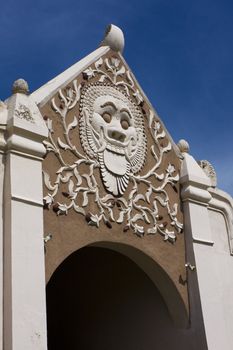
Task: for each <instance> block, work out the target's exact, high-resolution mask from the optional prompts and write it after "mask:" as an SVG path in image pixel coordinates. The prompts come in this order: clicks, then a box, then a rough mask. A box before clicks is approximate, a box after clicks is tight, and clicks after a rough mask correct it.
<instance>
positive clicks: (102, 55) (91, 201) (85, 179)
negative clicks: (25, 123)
mask: <svg viewBox="0 0 233 350" xmlns="http://www.w3.org/2000/svg"><path fill="white" fill-rule="evenodd" d="M32 97H33V99H34V100H35V102H36V103H37V105H38V106H39V108H40V111H41V114H42V115H43V117H44V119H45V121H46V123H47V127H48V130H49V137H48V139H47V140H46V141H45V142H44V144H45V147H46V149H47V156H46V158H45V159H44V161H43V171H44V192H45V197H44V204H45V231H46V233H48V232H51V233H52V234H53V235H55V236H56V239H57V243H55V242H54V248H52V243H51V245H49V246H50V248H49V249H54V252H57V253H54V254H55V256H56V254H57V257H56V258H54V262H53V263H51V266H52V264H55V265H56V264H57V261H58V260H59V259H58V255H59V254H60V253H59V251H61V245H64V244H65V243H64V241H65V239H66V238H67V239H68V241H69V239H70V237H71V236H72V235H76V238H75V240H80V242H81V241H83V240H85V239H87V237H88V239H87V240H88V242H89V243H93V242H94V241H95V240H112V241H118V242H119V241H121V242H125V243H127V244H133V245H134V246H135V247H137V248H139V249H141V247H143V249H144V250H145V252H147V253H148V254H149V255H151V257H153V259H155V260H156V261H157V262H158V263H159V264H160V265H161V266H163V268H164V269H165V270H166V271H167V273H168V274H169V275H170V276H171V278H172V279H173V280H174V283H175V285H176V287H177V288H178V289H179V290H180V293H181V295H182V298H184V300H185V299H186V298H187V295H186V287H184V286H183V285H180V284H179V282H178V277H177V276H180V275H182V274H185V268H184V265H185V261H184V259H185V252H184V238H183V234H182V230H183V217H182V212H181V210H180V186H179V172H180V165H181V154H180V152H179V150H178V148H177V147H176V145H175V144H174V142H173V140H172V138H171V137H170V135H169V133H168V132H167V130H166V128H165V127H164V125H163V123H162V121H161V120H160V118H159V116H158V115H157V113H156V112H155V110H154V109H153V107H152V106H151V104H150V102H149V101H148V99H147V97H146V96H145V94H144V92H143V91H142V89H141V87H140V86H139V84H138V82H137V81H136V79H135V77H134V75H133V73H132V72H131V70H130V68H129V66H128V65H127V63H126V62H125V60H124V59H123V57H122V55H121V53H120V52H116V51H114V50H113V49H112V48H110V47H109V46H107V45H104V46H101V47H99V48H98V49H97V50H95V51H94V52H93V53H91V54H90V55H89V56H87V57H86V58H84V59H83V60H81V61H80V62H78V63H76V64H75V65H74V66H72V67H71V68H69V69H68V70H67V71H65V72H64V73H62V74H60V75H59V76H58V77H56V78H54V79H53V80H51V81H50V82H49V83H47V84H45V85H44V86H43V87H41V88H40V89H38V90H37V91H35V92H34V93H33V94H32ZM54 231H56V233H54ZM58 232H59V233H58ZM77 236H80V237H79V238H77ZM84 236H85V237H86V238H85V239H84V238H83V237H84ZM65 237H66V238H65ZM164 241H165V242H166V243H164ZM80 242H79V243H78V244H81V243H80ZM70 244H71V243H69V244H68V246H70ZM68 246H67V248H66V249H68V250H69V249H70V248H69V247H68ZM71 250H72V249H71ZM55 261H56V262H55ZM55 265H54V266H55ZM54 266H53V267H50V272H49V274H51V273H52V271H53V270H54ZM174 271H175V272H174ZM184 278H185V276H184ZM185 295H186V296H185ZM186 301H187V300H186Z"/></svg>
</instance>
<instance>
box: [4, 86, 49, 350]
mask: <svg viewBox="0 0 233 350" xmlns="http://www.w3.org/2000/svg"><path fill="white" fill-rule="evenodd" d="M7 106H8V113H7V128H6V149H5V177H4V215H3V217H4V350H22V349H24V350H45V349H46V348H47V345H46V309H45V305H46V304H45V277H44V245H43V211H42V198H43V195H42V165H41V164H42V157H43V155H44V153H45V149H44V146H43V143H42V142H43V140H44V139H45V138H46V136H47V128H46V126H45V124H44V121H43V118H42V116H41V114H40V112H39V110H38V108H37V106H36V104H35V103H34V102H33V100H32V99H31V97H30V96H29V95H28V86H27V83H26V82H25V81H24V80H22V79H19V80H18V81H16V82H15V83H14V85H13V95H12V96H11V97H10V98H9V99H8V100H7Z"/></svg>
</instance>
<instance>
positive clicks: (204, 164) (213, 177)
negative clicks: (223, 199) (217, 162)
mask: <svg viewBox="0 0 233 350" xmlns="http://www.w3.org/2000/svg"><path fill="white" fill-rule="evenodd" d="M198 164H199V165H200V167H201V168H202V169H203V171H204V172H205V174H206V175H207V176H208V177H209V179H210V181H211V186H212V187H216V186H217V174H216V172H215V169H214V167H213V165H212V164H211V163H210V162H209V161H208V160H199V161H198Z"/></svg>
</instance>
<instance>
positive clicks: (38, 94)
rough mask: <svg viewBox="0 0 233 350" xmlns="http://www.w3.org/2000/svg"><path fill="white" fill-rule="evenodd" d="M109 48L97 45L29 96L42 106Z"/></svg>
mask: <svg viewBox="0 0 233 350" xmlns="http://www.w3.org/2000/svg"><path fill="white" fill-rule="evenodd" d="M109 50H110V49H109V47H108V46H101V47H99V48H98V49H96V50H95V51H93V52H92V53H91V54H89V55H88V56H86V57H84V58H83V59H82V60H80V61H78V62H77V63H75V64H74V65H73V66H71V67H70V68H68V69H66V70H65V71H64V72H62V73H61V74H59V75H57V76H56V77H55V78H53V79H52V80H50V81H49V82H48V83H46V84H45V85H43V86H41V87H40V88H39V89H38V90H36V91H34V92H33V93H32V94H31V97H32V98H33V99H34V101H35V103H36V104H37V105H38V106H39V107H43V106H44V105H45V103H46V102H47V101H48V100H49V99H50V98H51V97H52V96H53V95H54V94H55V93H56V92H57V91H58V89H62V88H63V87H64V86H66V85H67V84H69V82H71V81H72V80H73V79H74V78H75V77H76V76H78V75H79V74H80V73H81V72H82V71H83V70H84V69H86V68H87V67H88V66H90V65H91V64H92V63H93V62H95V60H97V59H98V58H99V57H101V56H102V55H104V54H106V53H107V52H108V51H109Z"/></svg>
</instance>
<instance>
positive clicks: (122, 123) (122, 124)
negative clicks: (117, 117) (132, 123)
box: [121, 119, 129, 130]
mask: <svg viewBox="0 0 233 350" xmlns="http://www.w3.org/2000/svg"><path fill="white" fill-rule="evenodd" d="M121 126H122V128H123V129H125V130H127V129H128V127H129V122H128V121H127V120H125V119H123V120H122V121H121Z"/></svg>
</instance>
